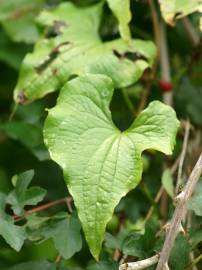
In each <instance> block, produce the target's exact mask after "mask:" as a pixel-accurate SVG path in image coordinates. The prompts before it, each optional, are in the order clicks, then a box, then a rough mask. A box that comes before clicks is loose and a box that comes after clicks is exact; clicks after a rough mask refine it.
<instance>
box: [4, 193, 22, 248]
mask: <svg viewBox="0 0 202 270" xmlns="http://www.w3.org/2000/svg"><path fill="white" fill-rule="evenodd" d="M5 204H6V195H5V194H3V193H0V235H1V236H2V237H3V238H4V239H5V241H6V242H7V243H8V244H9V245H10V246H11V247H12V248H13V249H15V250H16V251H19V250H20V249H21V247H22V245H23V243H24V240H25V239H26V234H25V230H24V228H23V227H20V226H16V225H14V222H13V219H12V218H11V217H10V216H9V215H7V214H6V213H5V211H4V210H5Z"/></svg>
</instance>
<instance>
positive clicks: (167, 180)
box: [161, 169, 174, 198]
mask: <svg viewBox="0 0 202 270" xmlns="http://www.w3.org/2000/svg"><path fill="white" fill-rule="evenodd" d="M161 181H162V185H163V187H164V189H165V190H166V192H167V193H168V195H169V196H170V197H171V198H174V186H173V178H172V174H171V171H170V170H169V169H166V170H165V171H164V172H163V174H162V177H161Z"/></svg>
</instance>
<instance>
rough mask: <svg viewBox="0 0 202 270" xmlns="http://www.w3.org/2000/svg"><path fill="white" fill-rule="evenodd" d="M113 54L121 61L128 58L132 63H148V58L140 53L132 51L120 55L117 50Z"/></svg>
mask: <svg viewBox="0 0 202 270" xmlns="http://www.w3.org/2000/svg"><path fill="white" fill-rule="evenodd" d="M113 53H114V55H115V56H116V57H118V58H119V59H120V60H121V59H124V58H126V59H128V60H130V61H132V62H135V61H137V60H144V61H146V62H148V58H147V57H146V56H144V55H143V54H142V53H140V52H130V51H127V52H124V53H120V52H118V51H117V50H113Z"/></svg>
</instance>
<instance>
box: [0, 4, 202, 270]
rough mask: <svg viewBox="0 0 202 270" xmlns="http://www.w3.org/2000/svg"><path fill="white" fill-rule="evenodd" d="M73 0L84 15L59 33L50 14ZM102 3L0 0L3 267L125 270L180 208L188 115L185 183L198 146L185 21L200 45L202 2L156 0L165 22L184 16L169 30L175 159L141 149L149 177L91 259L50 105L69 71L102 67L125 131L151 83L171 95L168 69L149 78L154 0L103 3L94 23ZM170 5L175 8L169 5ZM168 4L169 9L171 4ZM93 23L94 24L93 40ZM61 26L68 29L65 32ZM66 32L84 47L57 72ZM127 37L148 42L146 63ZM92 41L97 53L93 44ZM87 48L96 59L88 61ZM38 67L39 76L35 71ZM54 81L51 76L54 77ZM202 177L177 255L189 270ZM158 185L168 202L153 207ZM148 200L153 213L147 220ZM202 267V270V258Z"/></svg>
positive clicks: (196, 93)
mask: <svg viewBox="0 0 202 270" xmlns="http://www.w3.org/2000/svg"><path fill="white" fill-rule="evenodd" d="M65 2H67V3H69V2H73V3H74V4H76V5H77V8H76V9H78V12H79V13H78V15H75V17H74V14H73V13H72V12H74V10H72V11H71V15H72V18H69V19H71V20H72V21H71V23H72V24H70V25H69V26H68V27H67V28H65V27H66V26H65V25H63V26H62V28H60V25H59V26H58V25H57V24H56V25H55V28H54V29H52V28H51V27H50V25H51V24H50V22H53V21H54V20H55V18H54V17H53V18H51V17H48V16H49V15H48V14H49V13H50V14H52V10H53V9H54V8H55V7H56V8H58V6H59V4H61V3H63V5H64V4H65ZM101 2H104V1H93V0H75V1H60V0H36V1H28V0H9V1H8V0H1V1H0V74H1V79H0V235H1V237H0V268H1V269H3V270H18V269H28V270H29V269H30V270H32V269H39V270H40V269H43V270H46V269H47V270H50V269H51V270H52V269H54V270H55V269H57V270H58V269H60V270H82V269H87V270H109V269H117V268H118V262H119V261H120V259H121V258H123V257H124V258H127V260H128V261H130V260H132V261H133V260H138V259H143V258H147V257H149V256H152V255H153V254H155V253H156V252H158V251H160V250H161V247H162V243H163V240H164V238H165V232H164V231H163V230H162V225H163V224H165V222H166V221H167V220H169V218H170V217H171V216H172V213H173V210H174V203H173V199H174V196H175V195H174V193H175V190H174V189H175V183H176V179H177V171H176V170H174V173H173V168H172V166H173V164H176V160H177V159H178V157H179V155H180V153H181V150H182V144H183V138H184V126H185V125H186V123H187V122H185V121H187V119H189V120H190V122H191V131H190V136H189V143H188V147H187V154H186V159H185V162H184V166H183V174H182V179H183V181H185V180H186V177H187V175H189V173H190V171H191V168H192V167H193V165H194V163H195V161H196V159H197V157H198V155H199V153H200V152H201V149H202V147H201V145H202V144H201V140H202V138H201V135H202V133H201V127H202V117H201V115H202V79H201V78H202V76H201V75H202V61H201V59H202V53H201V51H202V50H201V43H200V42H199V44H198V45H196V44H195V45H194V44H193V42H191V41H193V40H192V39H190V37H189V35H188V34H187V31H186V27H185V22H184V20H183V19H179V20H176V19H177V18H180V17H183V16H184V15H189V14H190V13H191V14H190V15H189V16H188V19H189V21H190V22H191V24H192V26H193V28H194V31H195V33H196V35H197V37H198V39H199V40H200V38H201V35H202V34H201V32H200V30H199V19H200V18H199V17H200V14H199V13H192V12H195V11H197V10H200V8H201V7H200V5H199V3H198V1H191V2H190V1H185V0H181V1H177V0H176V1H174V0H169V1H161V6H159V3H157V2H155V1H154V3H155V5H154V8H155V11H156V13H157V15H158V17H159V18H160V17H161V12H162V15H163V16H164V19H165V21H166V22H167V23H169V24H171V25H173V24H174V23H175V27H173V26H170V25H167V26H166V28H167V45H168V48H169V55H170V56H169V64H170V68H171V81H172V85H173V91H172V94H173V107H174V109H175V111H176V113H177V116H178V119H180V120H181V128H180V129H179V132H178V136H177V142H176V145H175V149H174V153H173V155H172V156H168V157H165V156H163V155H162V154H161V153H159V152H155V151H153V150H149V151H146V152H144V153H143V165H144V166H143V167H144V168H143V176H142V181H141V183H140V184H139V186H137V188H136V189H134V190H132V191H131V192H129V193H128V194H127V196H125V197H124V198H123V199H122V200H121V201H120V203H119V204H118V206H117V207H116V209H115V213H114V215H113V217H112V219H111V221H110V222H109V223H108V225H107V232H106V234H105V240H104V243H103V246H102V250H101V254H100V261H99V262H96V261H95V260H94V259H93V257H92V255H91V254H90V251H89V247H88V245H87V243H86V240H85V237H84V234H83V231H82V229H81V224H80V221H79V219H78V216H77V212H76V210H75V206H74V203H73V202H72V200H71V198H70V196H69V193H68V190H67V188H66V184H65V182H64V178H63V173H62V170H61V168H60V167H59V165H57V164H56V163H55V162H54V161H53V160H51V159H50V156H49V152H48V150H47V148H46V146H45V145H44V140H43V127H44V121H45V119H46V117H47V110H46V108H52V107H53V106H55V104H56V99H57V96H58V92H53V91H55V90H58V89H59V88H60V87H61V86H63V84H64V83H65V81H66V80H67V78H69V79H72V78H73V77H74V76H75V75H78V74H79V75H80V74H82V73H85V72H86V71H87V72H90V73H96V72H94V68H95V63H96V64H98V63H99V69H98V70H96V71H97V72H98V71H99V73H107V74H110V76H111V78H112V79H113V80H114V81H115V86H116V89H115V91H114V94H113V98H112V102H111V104H110V109H111V112H112V119H113V121H114V123H115V124H116V126H117V127H118V128H119V129H120V130H125V129H127V128H128V127H129V126H130V124H131V123H132V122H133V120H134V117H136V116H137V114H138V110H139V109H140V110H142V108H141V107H140V104H141V102H142V100H144V96H145V91H147V88H148V81H149V84H150V90H149V95H148V99H147V100H146V104H148V103H149V102H150V101H153V100H156V99H157V100H163V99H164V95H165V93H164V92H163V91H162V87H161V84H159V82H160V81H161V78H162V77H163V76H162V67H161V66H159V65H158V67H157V72H156V74H155V77H154V78H152V80H150V77H149V76H150V73H149V72H144V74H143V71H144V70H145V69H146V68H147V67H149V66H151V65H152V63H153V62H155V59H154V55H155V48H154V45H153V43H151V41H153V42H155V41H156V40H155V35H154V33H153V31H154V29H153V26H152V22H153V20H152V12H151V7H150V5H149V1H146V0H145V1H144V0H142V1H134V0H131V1H127V0H126V1H119V0H114V1H111V0H108V1H105V2H104V4H103V5H104V6H103V10H104V11H103V14H102V15H99V14H100V11H96V12H97V13H96V12H95V11H94V6H93V14H94V15H93V16H94V21H93V23H92V22H90V23H89V14H88V13H87V15H85V14H84V13H85V12H84V11H83V10H82V11H81V8H83V7H91V5H93V4H96V3H100V4H101ZM168 2H170V3H171V4H173V5H170V6H169V5H168ZM190 3H192V5H190ZM174 4H175V5H174ZM129 5H130V11H131V12H129V10H128V7H129ZM168 7H172V8H170V9H169V10H168ZM110 8H111V9H110ZM42 10H43V11H42ZM44 10H46V11H44ZM61 12H62V13H63V12H64V14H63V16H64V18H68V17H67V16H66V12H68V11H67V10H65V9H64V8H62V9H61ZM39 14H40V15H39ZM85 16H86V17H85ZM48 18H49V19H50V21H49V19H48ZM130 19H131V20H130ZM67 21H68V20H67ZM129 22H130V23H129ZM128 23H129V25H128ZM71 27H72V28H71ZM61 29H62V30H61ZM97 29H98V30H99V35H97V32H96V31H97ZM91 30H93V31H94V34H93V35H92V34H91ZM58 31H59V32H60V31H64V32H62V35H61V36H59V39H58V37H57V35H58ZM65 31H66V32H65ZM119 33H120V34H119ZM130 33H131V34H130ZM63 34H64V35H65V34H68V35H69V38H70V40H69V41H70V42H72V43H74V44H76V49H75V51H73V53H74V54H75V57H73V61H69V62H68V60H69V55H71V53H72V51H71V48H70V50H68V51H67V52H62V53H63V58H64V59H65V64H62V66H61V64H60V62H59V61H60V58H59V57H58V55H56V58H57V57H58V58H57V59H58V64H57V62H56V64H54V65H53V68H54V69H58V70H59V74H57V75H56V74H53V73H51V75H50V71H51V68H52V66H51V63H50V62H48V61H46V60H44V59H46V58H45V55H46V53H47V52H48V53H51V52H52V55H50V54H49V56H51V57H55V55H54V54H53V51H52V50H53V48H55V46H57V45H58V43H57V42H64V41H65V36H64V35H63ZM47 36H48V37H50V38H51V41H50V43H48V44H47V43H46V42H44V37H47ZM130 36H131V37H132V38H133V39H141V41H139V43H138V45H137V43H134V45H133V46H134V48H135V50H137V51H138V53H139V54H138V57H139V58H141V57H142V59H141V64H140V65H138V66H136V65H133V64H131V59H130V58H131V57H133V59H134V57H136V58H137V55H135V56H134V54H128V55H124V51H125V50H126V49H128V48H127V46H126V45H125V42H124V41H123V40H125V41H128V40H129V39H130ZM63 39H64V40H63ZM114 39H118V40H116V41H114ZM88 44H90V46H89V48H87V47H86V45H88ZM112 45H113V46H115V47H116V52H115V54H112V53H110V49H109V48H111V46H112ZM136 46H137V47H136ZM91 47H93V50H92V49H91ZM38 48H40V49H41V51H40V50H38V52H40V53H37V49H38ZM132 49H133V48H132ZM157 49H158V48H157ZM33 51H34V53H32V54H28V55H27V53H31V52H33ZM117 51H118V52H119V54H118V57H123V55H124V57H125V58H124V57H123V61H122V62H121V65H120V64H117V59H116V58H117ZM83 52H86V54H87V56H85V57H84V56H83V54H82V53H83ZM24 57H25V58H24ZM91 57H92V58H91ZM127 57H128V58H129V59H128V58H127ZM145 57H146V58H147V60H145ZM63 58H62V59H63ZM23 59H24V60H23ZM70 59H72V58H70ZM42 60H43V61H45V67H47V69H46V70H45V73H43V72H42V71H43V69H44V62H43V63H42V64H40V61H42ZM91 60H93V61H91ZM22 61H24V62H23V63H24V64H22ZM36 63H37V66H38V71H37V70H35V69H34V68H33V66H34V64H36ZM54 63H55V62H54ZM64 70H65V72H66V73H64ZM53 71H54V70H53ZM53 71H52V72H53ZM125 71H127V72H126V73H124V72H125ZM147 71H148V69H147ZM41 72H42V73H41ZM54 72H56V71H54ZM117 74H118V75H117ZM19 76H20V79H19ZM47 76H50V78H49V79H46V77H47ZM148 77H149V79H148ZM51 80H52V81H51ZM30 81H32V83H31V84H29V82H30ZM16 85H17V86H16ZM53 85H54V87H52V86H53ZM50 86H51V87H52V88H51V87H50ZM14 89H15V93H14ZM22 89H25V93H26V98H27V99H28V100H29V101H32V102H31V103H28V102H27V101H28V100H25V99H24V96H23V95H22V92H21V90H22ZM164 90H165V89H164ZM45 94H46V95H45ZM47 94H48V95H47ZM13 95H14V98H15V100H16V101H17V102H19V100H20V102H19V103H28V104H25V105H18V106H17V107H16V105H15V102H14V99H13ZM166 117H168V116H167V115H166V114H165V118H166ZM166 121H167V122H166ZM169 121H170V120H169V118H168V119H165V121H164V122H165V124H166V126H167V127H170V126H172V123H170V122H169ZM183 181H182V182H183ZM201 181H202V180H200V181H199V184H198V188H197V190H196V193H195V194H194V196H193V197H192V198H191V200H190V202H189V209H190V214H189V215H190V218H189V219H190V220H191V221H188V222H187V223H186V224H185V227H186V233H185V234H184V235H181V234H180V235H179V236H178V238H177V240H176V243H175V246H174V249H173V250H172V254H171V258H170V269H171V270H182V269H188V268H187V267H188V266H189V264H190V262H191V261H193V256H194V257H195V258H197V257H198V256H200V254H201V253H202V249H201V248H202V230H201V226H202V218H201V215H202V209H201V202H202V188H201ZM161 185H163V187H164V189H165V192H164V193H163V195H162V198H161V200H160V202H159V203H156V202H155V199H154V198H155V196H156V194H157V193H158V191H159V189H160V187H161ZM151 207H152V208H153V212H152V215H151V216H149V218H148V212H149V210H150V209H151ZM190 253H191V254H192V257H191V258H190ZM197 267H198V269H199V270H200V269H201V268H202V264H201V262H199V263H198V264H197ZM150 269H155V268H152V267H151V268H150Z"/></svg>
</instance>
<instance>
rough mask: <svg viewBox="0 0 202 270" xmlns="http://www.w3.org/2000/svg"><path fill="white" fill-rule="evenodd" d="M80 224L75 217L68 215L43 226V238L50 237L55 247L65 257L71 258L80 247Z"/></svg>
mask: <svg viewBox="0 0 202 270" xmlns="http://www.w3.org/2000/svg"><path fill="white" fill-rule="evenodd" d="M80 230H81V226H80V223H79V221H78V219H77V218H75V217H72V216H68V217H66V218H65V219H61V220H59V221H54V222H53V223H50V224H49V225H48V226H47V227H45V228H43V231H42V235H43V236H44V237H45V239H48V238H52V239H53V241H54V244H55V247H56V249H57V250H58V251H59V253H60V255H61V256H62V257H63V258H65V259H69V258H71V257H72V256H73V255H74V254H75V253H76V252H78V251H79V250H80V249H81V247H82V239H81V234H80Z"/></svg>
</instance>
